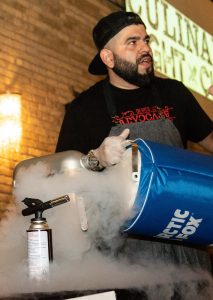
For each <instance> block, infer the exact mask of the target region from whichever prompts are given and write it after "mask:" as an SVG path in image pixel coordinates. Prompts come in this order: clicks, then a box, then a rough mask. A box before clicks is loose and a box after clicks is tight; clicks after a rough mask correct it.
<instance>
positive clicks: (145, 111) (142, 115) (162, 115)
mask: <svg viewBox="0 0 213 300" xmlns="http://www.w3.org/2000/svg"><path fill="white" fill-rule="evenodd" d="M172 110H173V107H169V106H164V107H163V108H160V107H158V106H156V105H155V106H151V107H150V106H146V107H142V108H136V109H135V110H128V111H125V112H121V113H120V114H117V115H116V116H114V117H112V122H113V123H114V124H115V125H118V124H131V123H137V122H147V121H156V120H160V119H168V120H170V121H172V122H173V120H174V119H175V116H173V115H172Z"/></svg>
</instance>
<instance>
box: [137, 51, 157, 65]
mask: <svg viewBox="0 0 213 300" xmlns="http://www.w3.org/2000/svg"><path fill="white" fill-rule="evenodd" d="M145 60H148V61H149V62H151V63H153V58H152V56H151V55H150V54H149V53H146V54H143V55H141V56H140V57H138V58H137V60H136V63H137V64H140V63H142V62H144V61H145Z"/></svg>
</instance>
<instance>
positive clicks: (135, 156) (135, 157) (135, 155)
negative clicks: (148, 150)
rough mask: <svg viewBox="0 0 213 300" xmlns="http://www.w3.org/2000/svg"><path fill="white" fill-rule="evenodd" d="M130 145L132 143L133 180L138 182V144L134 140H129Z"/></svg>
mask: <svg viewBox="0 0 213 300" xmlns="http://www.w3.org/2000/svg"><path fill="white" fill-rule="evenodd" d="M128 143H130V144H131V147H132V179H133V181H136V182H138V181H139V174H138V144H137V143H135V142H134V141H132V140H128Z"/></svg>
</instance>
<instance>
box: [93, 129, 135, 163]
mask: <svg viewBox="0 0 213 300" xmlns="http://www.w3.org/2000/svg"><path fill="white" fill-rule="evenodd" d="M128 135H129V129H128V128H126V129H124V130H123V131H122V133H121V134H120V135H118V136H110V137H107V138H105V139H104V141H103V142H102V144H101V145H100V146H99V147H98V148H97V149H95V150H93V153H94V154H95V156H96V157H97V159H98V160H99V163H100V165H101V166H103V167H109V166H113V165H115V164H118V163H119V162H120V161H121V159H122V155H123V153H124V151H125V149H126V143H125V140H126V138H127V137H128Z"/></svg>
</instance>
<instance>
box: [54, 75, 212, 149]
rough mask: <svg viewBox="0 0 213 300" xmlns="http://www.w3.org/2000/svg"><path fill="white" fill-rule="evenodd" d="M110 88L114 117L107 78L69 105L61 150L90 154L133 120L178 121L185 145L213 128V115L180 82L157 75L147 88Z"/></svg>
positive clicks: (61, 138)
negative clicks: (106, 94) (105, 88)
mask: <svg viewBox="0 0 213 300" xmlns="http://www.w3.org/2000/svg"><path fill="white" fill-rule="evenodd" d="M109 88H110V94H111V95H112V98H113V103H114V106H115V108H116V113H115V115H114V116H110V114H109V111H108V108H107V104H106V99H105V97H104V93H103V81H100V82H98V83H96V84H95V85H94V86H92V87H91V88H90V89H88V90H87V91H85V92H83V93H82V94H80V96H79V97H77V98H76V99H75V100H74V101H72V102H71V103H69V104H68V105H67V107H66V114H65V117H64V121H63V124H62V127H61V132H60V135H59V139H58V144H57V147H56V151H57V152H59V151H66V150H78V151H80V152H83V153H87V152H88V151H89V150H90V149H94V148H97V147H98V146H99V145H100V144H101V143H102V141H103V140H104V138H105V137H106V136H108V135H109V132H110V130H111V128H112V127H113V126H117V125H125V127H128V126H130V125H129V124H133V123H140V124H142V123H146V125H147V124H148V126H149V124H151V123H152V122H153V121H156V120H159V119H162V118H164V119H167V120H168V121H169V122H172V123H173V124H174V126H175V127H176V128H177V130H178V132H179V134H180V137H181V140H182V144H183V145H184V147H186V143H187V141H188V140H190V141H192V142H199V141H201V140H203V139H204V138H205V137H206V136H207V135H208V134H209V133H210V132H211V131H212V129H213V124H212V121H211V120H210V118H209V117H208V116H207V115H206V113H205V112H204V111H203V110H202V108H201V107H200V105H199V104H198V102H197V101H196V99H195V98H194V96H193V95H192V94H191V93H190V92H189V90H188V89H187V88H186V87H185V86H184V85H183V84H182V83H181V82H179V81H176V80H172V79H162V78H157V77H156V78H155V80H154V81H153V84H152V85H150V86H147V87H143V88H138V89H134V90H124V89H120V88H117V87H114V86H112V85H109ZM130 130H131V128H130ZM159 130H160V128H159ZM138 137H139V138H140V136H138ZM165 143H166V142H165Z"/></svg>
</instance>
